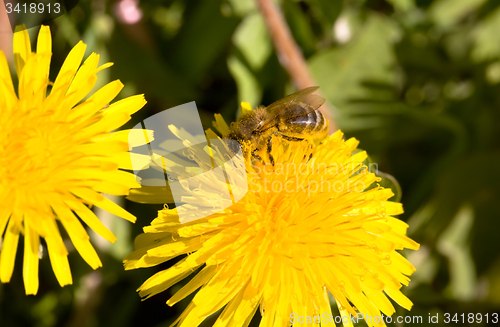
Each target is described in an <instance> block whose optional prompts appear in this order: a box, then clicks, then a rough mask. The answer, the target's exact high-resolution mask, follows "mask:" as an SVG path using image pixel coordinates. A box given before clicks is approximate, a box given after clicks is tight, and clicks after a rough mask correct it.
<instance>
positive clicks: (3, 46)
mask: <svg viewBox="0 0 500 327" xmlns="http://www.w3.org/2000/svg"><path fill="white" fill-rule="evenodd" d="M12 37H13V33H12V28H11V27H10V22H9V16H8V15H7V10H6V8H5V3H4V0H0V50H1V51H3V53H4V54H5V56H6V57H7V60H9V61H12Z"/></svg>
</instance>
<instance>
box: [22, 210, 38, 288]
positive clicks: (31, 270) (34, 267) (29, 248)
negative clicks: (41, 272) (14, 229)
mask: <svg viewBox="0 0 500 327" xmlns="http://www.w3.org/2000/svg"><path fill="white" fill-rule="evenodd" d="M30 220H31V218H30V217H25V219H24V263H23V278H24V287H25V288H26V294H28V295H29V294H32V295H35V294H36V293H37V292H38V251H39V246H40V237H39V236H38V234H37V232H36V231H35V230H34V229H33V227H32V226H31V221H30Z"/></svg>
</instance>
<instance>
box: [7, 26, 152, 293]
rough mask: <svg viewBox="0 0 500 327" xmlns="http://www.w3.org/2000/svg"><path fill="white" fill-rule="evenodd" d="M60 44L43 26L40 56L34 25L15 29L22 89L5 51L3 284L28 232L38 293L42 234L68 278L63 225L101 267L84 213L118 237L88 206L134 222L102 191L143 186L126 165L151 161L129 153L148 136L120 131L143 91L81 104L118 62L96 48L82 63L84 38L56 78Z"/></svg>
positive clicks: (101, 93)
mask: <svg viewBox="0 0 500 327" xmlns="http://www.w3.org/2000/svg"><path fill="white" fill-rule="evenodd" d="M51 43H52V41H51V35H50V30H49V27H47V26H43V27H41V29H40V32H39V34H38V41H37V48H36V53H32V52H31V45H30V40H29V35H28V32H27V31H26V29H18V30H17V31H16V33H15V34H14V63H15V67H16V71H17V75H18V77H19V86H18V95H16V93H15V90H14V85H13V83H12V79H11V76H10V73H9V67H8V63H7V60H6V57H5V55H4V53H3V52H1V51H0V121H1V122H2V123H1V124H0V236H2V235H3V239H2V250H1V254H0V280H1V281H2V282H3V283H6V282H9V281H10V279H11V276H12V273H13V270H14V261H15V256H16V251H17V247H18V241H19V235H20V234H22V235H24V265H23V277H24V285H25V289H26V294H36V293H37V291H38V260H39V248H40V237H42V238H44V240H45V242H46V245H47V248H48V253H49V257H50V262H51V264H52V268H53V270H54V273H55V276H56V277H57V280H58V282H59V284H60V285H61V286H64V285H68V284H71V283H72V277H71V272H70V268H69V264H68V259H67V255H68V251H67V249H66V246H65V245H64V242H63V239H62V238H61V235H60V233H59V227H58V224H57V222H56V221H59V222H60V223H61V225H62V226H63V228H64V229H65V230H66V232H67V233H68V235H69V237H70V239H71V242H72V243H73V245H74V247H75V248H76V250H77V251H78V252H79V253H80V255H81V256H82V257H83V259H84V260H85V261H86V262H87V263H88V264H89V265H90V266H91V267H92V268H94V269H96V268H98V267H100V266H101V261H100V260H99V257H98V255H97V253H96V251H95V250H94V248H93V247H92V245H91V244H90V242H89V236H88V234H87V232H86V230H85V228H84V227H83V226H82V224H81V223H80V221H79V219H81V220H82V221H83V222H84V223H85V224H87V226H89V227H90V228H91V229H93V230H94V231H95V232H96V233H97V234H99V235H101V236H102V237H103V238H105V239H106V240H108V241H110V242H114V241H115V239H116V238H115V236H114V235H113V233H112V232H110V231H109V230H108V229H107V228H106V227H105V226H104V225H103V224H102V223H101V221H100V220H99V219H98V218H97V217H96V216H95V215H94V213H93V212H92V211H91V210H90V209H89V207H88V206H87V205H89V204H90V205H95V206H97V207H100V208H102V209H104V210H107V211H109V212H111V213H113V214H115V215H117V216H119V217H122V218H124V219H127V220H129V221H131V222H135V220H136V218H135V217H134V216H133V215H131V214H130V213H128V212H127V211H125V210H124V209H123V208H121V207H120V206H118V205H117V204H115V203H114V202H112V201H110V200H108V199H107V198H106V197H104V196H103V195H102V194H101V192H104V193H108V194H114V195H126V194H128V192H129V190H130V188H133V187H139V186H140V185H139V184H138V182H137V181H136V179H135V176H134V175H133V174H132V173H129V172H125V171H122V170H120V168H123V169H132V161H134V162H137V161H139V162H143V163H144V165H147V162H148V160H147V158H145V157H141V156H139V155H131V154H130V153H128V151H129V140H130V141H131V142H130V145H131V146H137V145H140V144H141V141H140V140H141V138H140V137H134V135H132V133H129V132H128V131H120V132H113V133H112V132H111V131H113V130H115V129H117V128H119V127H121V126H122V125H123V124H125V123H126V122H127V121H128V120H129V119H130V118H131V117H130V115H131V114H133V113H135V112H136V111H138V110H139V109H140V108H142V107H143V106H144V104H145V103H146V101H145V100H144V97H143V96H142V95H139V96H133V97H130V98H127V99H124V100H121V101H118V102H115V103H113V104H111V105H110V106H108V107H107V105H108V104H109V103H110V102H111V101H112V100H113V99H114V98H115V97H116V96H117V94H118V93H119V92H120V90H121V89H122V88H123V84H122V83H121V82H120V81H118V80H117V81H113V82H111V83H109V84H107V85H106V86H104V87H102V88H101V89H100V90H98V91H97V92H95V93H94V94H93V95H92V96H90V97H89V98H88V99H86V100H85V101H83V102H82V100H83V99H84V97H85V96H86V95H87V94H88V93H89V92H90V91H91V90H92V88H93V87H94V85H95V83H96V80H97V76H96V73H97V72H99V71H100V70H102V69H104V68H107V67H109V66H111V64H110V63H108V64H104V65H102V66H98V62H99V55H97V54H95V53H92V54H91V55H90V56H89V57H88V58H87V59H86V60H85V62H84V63H83V65H81V66H80V64H81V62H82V59H83V56H84V53H85V49H86V45H85V44H84V43H82V42H79V43H78V44H77V45H76V46H75V47H74V48H73V49H72V50H71V52H70V53H69V55H68V57H67V58H66V60H65V62H64V64H63V66H62V68H61V70H60V72H59V74H58V76H57V78H56V80H55V81H54V82H53V83H52V82H50V81H49V68H50V60H51V55H52V53H51V48H52V45H51ZM49 85H50V86H51V90H50V92H49V94H47V93H48V91H47V89H48V86H49ZM150 134H151V133H150ZM138 136H139V135H138ZM150 137H151V135H150ZM135 139H137V140H138V142H136V143H135V144H134V140H135ZM142 139H144V135H143V136H142Z"/></svg>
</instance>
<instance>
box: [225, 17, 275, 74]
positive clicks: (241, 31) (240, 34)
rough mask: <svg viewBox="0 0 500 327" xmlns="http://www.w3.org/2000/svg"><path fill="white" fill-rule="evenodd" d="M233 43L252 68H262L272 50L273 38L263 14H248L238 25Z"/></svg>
mask: <svg viewBox="0 0 500 327" xmlns="http://www.w3.org/2000/svg"><path fill="white" fill-rule="evenodd" d="M233 43H234V45H235V46H236V47H237V48H238V49H239V50H240V52H241V53H242V55H243V56H244V57H245V59H246V60H247V62H248V63H249V65H250V66H251V67H252V69H254V70H256V71H258V70H260V69H261V68H262V66H264V64H265V63H266V61H267V59H268V58H269V56H270V55H271V52H272V45H271V39H270V37H269V33H268V32H267V28H266V24H265V23H264V19H263V18H262V15H261V14H259V13H253V14H250V15H247V16H246V17H245V19H244V20H243V21H242V22H241V24H240V25H238V28H237V29H236V31H235V33H234V36H233Z"/></svg>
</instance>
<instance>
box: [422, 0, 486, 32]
mask: <svg viewBox="0 0 500 327" xmlns="http://www.w3.org/2000/svg"><path fill="white" fill-rule="evenodd" d="M485 2H486V0H439V1H434V2H433V4H432V6H431V7H430V8H429V15H430V17H431V18H432V19H433V20H434V21H435V22H436V24H437V25H439V26H441V27H450V26H452V25H455V24H457V23H458V22H459V21H460V20H461V19H462V18H464V16H466V15H467V14H470V13H471V12H473V11H475V10H476V9H477V8H479V7H480V6H481V5H482V4H483V3H485Z"/></svg>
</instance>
